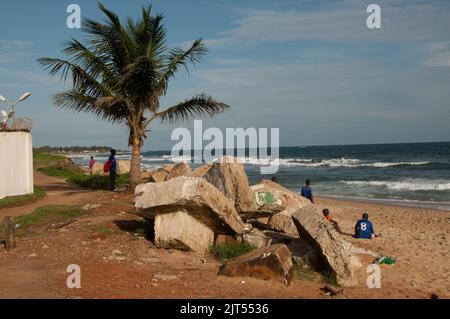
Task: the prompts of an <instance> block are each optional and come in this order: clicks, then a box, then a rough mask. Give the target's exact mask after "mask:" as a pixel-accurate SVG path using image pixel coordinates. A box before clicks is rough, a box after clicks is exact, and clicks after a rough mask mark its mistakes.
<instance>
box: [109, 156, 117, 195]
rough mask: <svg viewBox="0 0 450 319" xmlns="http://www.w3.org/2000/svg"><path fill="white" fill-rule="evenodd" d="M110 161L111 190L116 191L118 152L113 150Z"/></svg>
mask: <svg viewBox="0 0 450 319" xmlns="http://www.w3.org/2000/svg"><path fill="white" fill-rule="evenodd" d="M110 152H111V155H110V156H109V161H110V163H111V165H110V167H109V189H110V190H111V191H114V190H115V189H116V176H117V162H116V150H111V151H110Z"/></svg>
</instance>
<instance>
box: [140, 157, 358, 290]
mask: <svg viewBox="0 0 450 319" xmlns="http://www.w3.org/2000/svg"><path fill="white" fill-rule="evenodd" d="M147 181H148V183H145V184H141V185H139V186H138V187H137V188H136V191H135V196H136V198H135V207H136V213H137V214H138V215H139V216H141V217H143V218H145V219H148V220H151V221H152V223H153V222H154V225H155V245H156V246H157V247H160V248H172V249H182V250H187V251H196V252H208V250H209V249H210V247H211V246H213V245H214V244H219V243H227V242H236V241H238V242H243V243H247V244H251V245H253V246H255V247H257V248H258V249H256V250H254V251H252V252H250V253H248V254H245V255H242V256H239V257H237V258H235V259H232V260H229V261H228V262H226V263H225V264H224V265H223V266H222V268H221V269H220V272H219V274H220V275H226V276H243V277H246V276H250V277H257V278H262V279H275V280H279V281H281V282H284V283H286V284H289V282H290V281H291V279H292V266H293V260H294V261H297V262H302V263H306V264H309V265H313V266H314V267H317V266H318V267H325V268H327V269H328V270H330V271H331V272H332V273H333V274H334V275H335V278H336V280H337V282H338V283H339V284H340V285H342V286H346V287H348V286H354V285H356V284H357V282H356V279H355V277H354V274H353V270H354V267H355V265H356V264H357V262H355V257H354V256H352V254H351V252H350V251H349V250H348V249H345V245H344V241H343V240H342V239H341V237H340V235H339V234H338V233H337V232H336V231H335V230H334V228H333V227H332V226H331V225H330V224H329V223H327V222H326V221H325V220H324V218H323V216H322V214H321V213H320V212H319V211H318V210H317V209H316V208H315V207H314V206H313V205H312V204H311V202H310V201H309V200H307V199H305V198H303V197H301V196H300V195H298V194H296V193H294V192H292V191H290V190H288V189H286V188H284V187H282V186H281V185H279V184H277V183H274V182H272V181H267V180H263V181H262V182H261V183H259V184H257V185H254V186H250V185H249V182H248V178H247V175H246V174H245V170H244V167H243V165H241V164H240V163H238V162H237V159H235V158H229V157H225V158H222V159H221V160H220V161H219V162H216V163H214V164H209V165H204V166H201V167H199V168H197V169H196V170H192V169H191V168H190V167H189V165H187V164H186V163H180V164H177V165H170V166H166V167H164V168H160V169H158V170H155V171H153V172H149V173H148V176H147Z"/></svg>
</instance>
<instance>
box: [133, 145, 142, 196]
mask: <svg viewBox="0 0 450 319" xmlns="http://www.w3.org/2000/svg"><path fill="white" fill-rule="evenodd" d="M141 146H142V142H141V139H140V138H139V137H135V138H133V151H132V153H131V167H130V188H131V189H133V190H134V188H135V187H136V186H138V185H139V184H141V183H142V177H141Z"/></svg>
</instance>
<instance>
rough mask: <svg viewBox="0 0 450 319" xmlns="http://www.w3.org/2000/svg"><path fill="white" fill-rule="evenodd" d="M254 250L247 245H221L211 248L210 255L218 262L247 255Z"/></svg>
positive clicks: (253, 247)
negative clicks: (217, 259) (218, 260)
mask: <svg viewBox="0 0 450 319" xmlns="http://www.w3.org/2000/svg"><path fill="white" fill-rule="evenodd" d="M255 249H256V247H255V246H252V245H249V244H242V243H236V244H223V245H215V246H213V247H211V253H212V254H213V255H214V256H216V257H217V258H219V259H220V260H228V259H232V258H235V257H237V256H241V255H244V254H246V253H249V252H251V251H252V250H255Z"/></svg>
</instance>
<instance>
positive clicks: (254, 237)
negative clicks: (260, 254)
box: [239, 228, 272, 248]
mask: <svg viewBox="0 0 450 319" xmlns="http://www.w3.org/2000/svg"><path fill="white" fill-rule="evenodd" d="M239 239H240V241H241V242H242V243H244V244H248V245H251V246H254V247H256V248H265V247H269V246H270V244H271V243H272V238H270V237H269V236H267V235H266V234H265V233H263V232H262V231H260V230H258V229H257V228H253V229H251V230H250V231H248V232H246V233H245V234H242V235H240V236H239Z"/></svg>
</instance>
